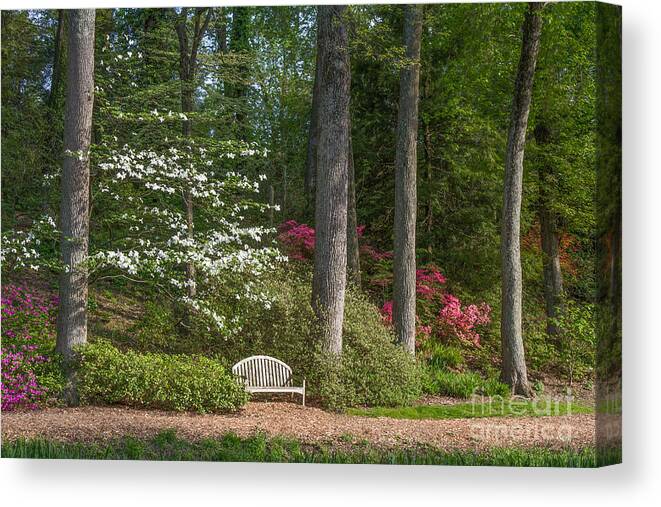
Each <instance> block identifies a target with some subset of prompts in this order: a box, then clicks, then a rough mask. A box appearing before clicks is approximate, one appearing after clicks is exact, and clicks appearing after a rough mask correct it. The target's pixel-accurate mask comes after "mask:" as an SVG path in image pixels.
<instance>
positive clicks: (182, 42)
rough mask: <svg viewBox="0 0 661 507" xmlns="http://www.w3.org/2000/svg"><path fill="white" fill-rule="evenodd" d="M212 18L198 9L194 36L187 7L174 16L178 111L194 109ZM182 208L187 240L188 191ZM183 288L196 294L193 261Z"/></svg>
mask: <svg viewBox="0 0 661 507" xmlns="http://www.w3.org/2000/svg"><path fill="white" fill-rule="evenodd" d="M210 18H211V9H208V8H197V9H195V14H194V15H193V37H192V39H190V40H189V37H188V29H187V25H188V9H187V8H184V9H182V11H181V13H180V14H179V16H178V18H177V24H176V27H175V28H176V31H177V37H178V40H179V78H180V80H181V111H182V112H183V113H184V114H186V113H192V112H193V111H194V109H195V99H194V92H195V75H196V72H197V53H198V50H199V47H200V43H201V41H202V38H203V37H204V34H205V32H206V30H207V27H208V25H209V20H210ZM192 129H193V126H192V121H191V119H190V118H187V119H184V120H183V121H182V125H181V131H182V134H183V136H184V137H191V135H192V133H193V132H192ZM183 204H184V210H185V212H186V233H187V236H188V238H189V239H191V240H192V239H193V237H194V223H195V222H194V202H193V196H192V194H191V192H190V191H189V190H186V191H185V192H184V196H183ZM185 269H186V291H187V296H188V297H189V298H191V299H193V298H195V296H196V295H197V286H196V281H195V264H194V263H193V262H187V263H186V268H185ZM190 320H191V315H190V310H186V311H185V313H184V318H183V324H184V328H185V331H189V330H190V324H191V322H190Z"/></svg>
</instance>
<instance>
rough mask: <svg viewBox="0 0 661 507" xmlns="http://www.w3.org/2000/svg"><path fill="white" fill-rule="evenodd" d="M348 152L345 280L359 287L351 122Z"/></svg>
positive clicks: (358, 253) (358, 246)
mask: <svg viewBox="0 0 661 507" xmlns="http://www.w3.org/2000/svg"><path fill="white" fill-rule="evenodd" d="M348 135H349V142H348V145H349V152H348V154H347V157H348V162H347V163H348V179H349V183H348V184H349V187H348V189H347V280H348V281H349V282H350V283H352V284H354V285H355V286H356V287H360V245H359V243H358V231H357V228H358V216H357V214H356V175H355V167H354V163H353V143H352V142H351V122H349V134H348Z"/></svg>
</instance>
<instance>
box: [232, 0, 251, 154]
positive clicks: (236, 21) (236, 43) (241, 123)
mask: <svg viewBox="0 0 661 507" xmlns="http://www.w3.org/2000/svg"><path fill="white" fill-rule="evenodd" d="M249 23H250V9H249V8H248V7H233V8H232V32H231V39H230V44H229V49H230V51H231V52H233V53H245V52H247V51H248V50H249V49H250V39H249V36H248V35H249V34H248V28H249ZM237 72H238V74H239V82H235V83H233V84H232V85H231V86H230V89H231V92H230V96H231V97H234V98H236V99H239V101H242V100H243V99H245V97H246V95H247V94H248V85H247V84H245V83H244V82H242V81H243V80H244V79H245V74H246V73H247V72H248V67H247V65H246V64H241V65H240V66H238V69H237ZM244 109H245V105H244V104H240V105H239V106H238V108H237V110H236V111H235V113H234V119H235V123H236V131H237V135H238V137H239V139H240V140H242V141H247V140H248V128H247V125H246V115H245V110H244Z"/></svg>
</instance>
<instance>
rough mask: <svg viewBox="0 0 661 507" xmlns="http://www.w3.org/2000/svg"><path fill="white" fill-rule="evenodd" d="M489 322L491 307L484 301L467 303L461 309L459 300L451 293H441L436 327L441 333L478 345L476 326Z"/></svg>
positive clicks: (478, 337)
mask: <svg viewBox="0 0 661 507" xmlns="http://www.w3.org/2000/svg"><path fill="white" fill-rule="evenodd" d="M490 322H491V307H490V306H489V305H488V304H486V303H481V304H480V305H479V306H478V305H468V306H466V307H465V308H463V309H462V305H461V301H459V298H458V297H456V296H453V295H452V294H443V308H441V311H440V312H439V314H438V319H437V323H438V326H437V329H438V332H439V333H440V334H441V335H445V336H452V335H455V336H457V337H458V338H460V339H462V340H465V341H468V342H473V343H474V344H475V345H478V346H479V345H480V335H479V334H478V333H477V332H476V331H475V328H476V326H484V325H486V324H489V323H490Z"/></svg>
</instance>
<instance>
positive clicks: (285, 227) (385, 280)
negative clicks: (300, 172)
mask: <svg viewBox="0 0 661 507" xmlns="http://www.w3.org/2000/svg"><path fill="white" fill-rule="evenodd" d="M356 231H357V233H358V237H359V239H360V254H361V268H362V270H363V273H364V275H366V276H364V279H365V280H366V282H367V284H368V286H369V287H370V288H371V292H374V294H373V296H375V297H380V298H383V299H386V301H385V303H384V304H383V306H382V307H381V315H382V316H383V319H384V321H385V323H386V324H388V325H392V311H393V302H392V300H387V298H388V294H389V293H390V292H391V287H392V261H391V259H392V252H387V251H383V250H379V249H378V248H376V247H374V246H372V245H371V244H369V242H368V241H366V240H365V238H364V234H365V226H364V225H361V226H358V227H357V228H356ZM278 241H279V242H280V244H281V245H282V246H283V248H284V249H285V250H286V252H287V255H288V256H289V257H290V258H291V259H296V260H302V261H305V260H311V259H312V258H313V257H314V241H315V231H314V229H313V228H312V227H310V226H309V225H307V224H300V223H298V222H297V221H296V220H288V221H286V222H283V223H282V224H280V225H279V226H278ZM415 275H416V286H415V290H416V294H417V299H416V307H417V315H416V322H417V325H416V334H417V339H416V342H417V346H418V347H421V346H422V345H423V344H424V343H425V342H426V341H427V340H429V339H430V338H432V337H435V338H437V339H440V340H443V341H446V342H447V341H449V340H452V339H453V338H458V339H459V340H461V341H463V342H467V343H472V344H474V345H476V346H478V347H479V346H480V334H479V333H478V331H477V330H478V328H479V327H480V326H485V325H487V324H489V323H490V322H491V308H490V307H489V305H488V304H486V303H481V304H479V305H474V304H471V305H464V304H462V302H461V301H460V300H459V298H458V297H456V296H455V295H453V294H450V293H449V292H448V291H447V289H446V287H445V284H446V282H447V279H446V278H445V276H444V275H443V274H442V273H441V271H440V270H439V269H438V268H437V267H436V266H434V265H428V266H426V267H424V268H420V269H417V270H416V274H415Z"/></svg>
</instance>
